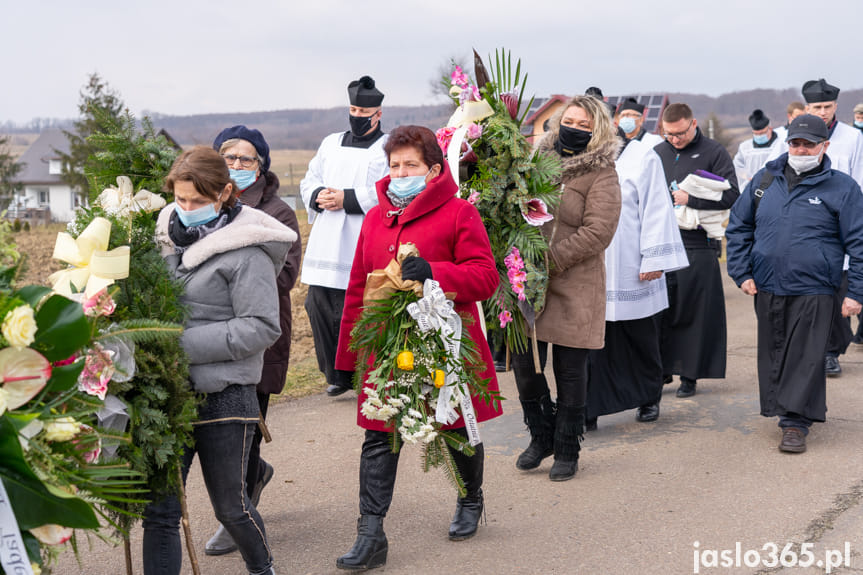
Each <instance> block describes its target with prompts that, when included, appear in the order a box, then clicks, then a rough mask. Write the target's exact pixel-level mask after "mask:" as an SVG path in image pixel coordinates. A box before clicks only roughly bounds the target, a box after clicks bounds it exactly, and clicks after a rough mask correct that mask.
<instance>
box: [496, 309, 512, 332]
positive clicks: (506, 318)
mask: <svg viewBox="0 0 863 575" xmlns="http://www.w3.org/2000/svg"><path fill="white" fill-rule="evenodd" d="M497 319H499V320H500V327H501V328H504V327H506V324H508V323H510V322H511V321H512V314H511V313H509V310H508V309H505V310H503V311H502V312H500V313H499V314H498V316H497Z"/></svg>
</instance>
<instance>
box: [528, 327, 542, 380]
mask: <svg viewBox="0 0 863 575" xmlns="http://www.w3.org/2000/svg"><path fill="white" fill-rule="evenodd" d="M530 341H531V342H532V343H533V346H532V347H533V369H534V370H535V372H536V373H542V368H541V367H540V365H539V344H538V343H536V330H534V331H533V333H532V334H531V336H530Z"/></svg>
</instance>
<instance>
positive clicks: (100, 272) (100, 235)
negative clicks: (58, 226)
mask: <svg viewBox="0 0 863 575" xmlns="http://www.w3.org/2000/svg"><path fill="white" fill-rule="evenodd" d="M110 236H111V222H110V221H108V220H106V219H105V218H95V219H94V220H93V221H92V222H90V225H88V226H87V227H86V228H85V229H84V231H83V232H81V235H79V236H78V238H77V239H75V238H73V237H72V236H70V235H69V234H67V233H66V232H60V233H58V234H57V243H56V244H54V255H53V257H54V259H58V260H62V261H64V262H66V263H68V264H69V265H71V266H72V267H71V268H69V269H65V270H61V271H58V272H55V273H53V274H51V275H50V276H49V277H48V281H50V282H52V284H53V289H54V291H55V292H57V293H58V294H60V295H64V296H67V297H69V296H71V295H72V286H75V290H76V291H79V292H80V291H81V290H82V289H83V290H84V295H85V296H86V297H88V298H90V297H93V295H94V294H96V293H97V292H99V291H100V290H102V289H104V288H106V287H108V286H109V285H111V284H113V283H114V280H119V279H123V278H127V277H129V246H120V247H119V248H116V249H113V250H110V251H108V239H109V238H110Z"/></svg>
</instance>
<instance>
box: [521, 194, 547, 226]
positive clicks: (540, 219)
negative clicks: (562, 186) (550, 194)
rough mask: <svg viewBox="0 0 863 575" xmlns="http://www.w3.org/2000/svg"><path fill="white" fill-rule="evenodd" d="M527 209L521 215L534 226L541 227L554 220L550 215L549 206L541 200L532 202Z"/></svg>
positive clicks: (536, 199) (537, 199) (535, 199)
mask: <svg viewBox="0 0 863 575" xmlns="http://www.w3.org/2000/svg"><path fill="white" fill-rule="evenodd" d="M526 207H527V211H526V212H525V211H524V210H522V212H521V215H522V217H523V218H524V221H526V222H527V223H529V224H530V225H532V226H541V225H542V224H544V223H545V222H548V221H551V220H553V219H554V216H552V215H551V214H550V213H548V206H546V205H545V202H543V201H542V200H540V199H539V198H534V199H532V200H530V201H529V202H528V203H527V206H526Z"/></svg>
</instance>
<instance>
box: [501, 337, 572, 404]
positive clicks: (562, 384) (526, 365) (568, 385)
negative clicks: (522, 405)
mask: <svg viewBox="0 0 863 575" xmlns="http://www.w3.org/2000/svg"><path fill="white" fill-rule="evenodd" d="M537 344H538V347H539V363H540V373H536V369H534V362H533V352H532V351H531V350H530V348H528V350H527V351H525V352H524V353H516V354H513V355H512V357H511V361H512V371H513V372H514V373H515V384H516V386H517V387H518V398H519V399H521V400H524V401H530V400H535V399H539V398H540V397H542V396H544V395H545V394H547V393H548V392H549V388H548V380H547V379H546V377H545V373H543V370H545V364H546V360H547V359H548V342H545V341H539V342H537ZM551 353H552V370H553V371H554V381H555V383H556V384H557V403H558V405H567V406H570V407H581V406H583V405H584V402H585V400H586V399H587V354H588V350H586V349H580V348H576V347H566V346H564V345H554V347H553V348H552V350H551Z"/></svg>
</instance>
